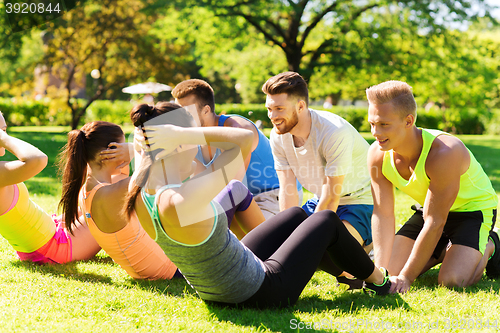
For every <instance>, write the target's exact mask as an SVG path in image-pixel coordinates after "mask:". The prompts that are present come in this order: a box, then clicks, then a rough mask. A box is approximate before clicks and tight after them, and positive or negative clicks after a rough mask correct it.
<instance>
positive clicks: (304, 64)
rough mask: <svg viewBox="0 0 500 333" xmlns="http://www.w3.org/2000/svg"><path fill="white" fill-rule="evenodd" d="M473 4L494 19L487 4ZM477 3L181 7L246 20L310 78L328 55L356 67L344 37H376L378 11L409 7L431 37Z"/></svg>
mask: <svg viewBox="0 0 500 333" xmlns="http://www.w3.org/2000/svg"><path fill="white" fill-rule="evenodd" d="M474 4H476V5H477V6H478V8H479V9H486V15H489V14H488V13H489V11H488V9H489V7H488V5H487V4H485V2H484V0H477V1H474ZM472 5H473V2H472V1H470V0H456V1H435V0H420V1H414V0H398V1H393V0H377V1H375V0H343V1H342V0H329V1H324V0H266V1H263V0H225V1H220V0H196V1H194V0H187V1H185V0H183V1H180V2H179V4H178V6H204V7H206V8H209V9H210V10H211V11H213V12H214V13H215V15H217V16H221V17H240V18H243V19H244V20H245V21H246V22H247V23H248V24H249V25H251V26H253V27H254V28H255V29H256V30H257V31H258V32H259V33H261V34H262V35H263V36H264V38H265V39H266V41H268V42H270V43H271V44H272V45H276V46H278V47H279V48H281V50H282V51H283V53H284V54H285V57H286V59H287V63H288V69H289V70H291V71H296V72H299V73H301V74H303V76H304V77H305V78H306V79H309V78H310V77H311V76H312V74H313V73H314V71H315V69H316V68H317V67H321V66H323V65H327V66H329V65H330V64H328V63H327V62H325V61H324V58H325V56H326V55H331V56H332V57H336V58H340V59H344V60H347V61H344V62H343V65H344V66H346V67H348V66H349V65H351V61H350V57H349V54H353V53H355V52H356V49H352V48H344V47H342V46H343V40H344V36H346V35H347V34H349V33H351V32H354V33H357V34H359V35H361V36H363V35H367V34H368V35H372V34H373V33H376V31H377V29H378V28H379V27H380V25H381V23H382V22H378V21H376V20H374V19H373V17H374V16H377V14H378V13H381V12H382V13H383V12H392V11H395V10H396V11H398V10H399V8H403V9H407V10H408V11H409V12H410V16H409V17H408V18H407V19H408V20H409V21H410V22H411V23H412V24H413V25H414V26H416V27H419V28H425V29H426V30H427V33H432V32H441V31H442V30H443V29H444V28H445V27H446V26H447V25H449V24H451V23H456V22H462V21H464V20H471V19H474V18H476V17H477V16H478V15H479V12H478V11H477V10H475V9H474V7H473V6H472ZM367 23H368V24H367ZM318 30H322V33H321V34H318V33H317V31H318ZM375 44H376V45H378V44H379V43H375ZM370 55H373V53H372V54H370Z"/></svg>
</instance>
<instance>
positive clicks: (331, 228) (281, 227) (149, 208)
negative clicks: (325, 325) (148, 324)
mask: <svg viewBox="0 0 500 333" xmlns="http://www.w3.org/2000/svg"><path fill="white" fill-rule="evenodd" d="M171 107H172V111H170V112H167V113H165V114H161V115H160V113H159V112H158V111H157V108H156V107H149V106H147V107H146V106H144V107H136V108H134V109H133V110H132V112H131V119H132V122H133V123H134V125H135V126H137V127H139V129H136V132H135V134H136V137H137V140H136V142H137V143H138V144H137V145H136V151H137V154H136V158H140V159H141V160H142V162H141V165H140V167H139V168H138V169H137V170H136V171H135V172H134V175H133V177H132V179H133V181H131V182H130V184H129V196H128V199H127V202H126V206H125V209H126V211H127V213H128V214H132V213H133V211H134V208H135V211H136V212H137V215H138V217H139V220H140V221H141V223H142V224H143V226H144V228H145V229H146V231H147V232H148V233H149V234H150V235H152V238H154V239H155V240H156V242H157V243H158V244H159V245H160V247H161V248H162V249H163V250H164V251H165V253H166V254H167V255H168V256H169V258H170V259H171V260H172V261H173V262H174V263H175V264H176V265H177V267H179V269H180V271H181V272H182V274H183V275H184V277H185V278H186V279H187V280H188V281H189V283H190V284H191V285H192V286H193V287H194V288H195V289H196V290H197V292H198V294H199V295H200V297H201V298H202V299H204V300H205V301H211V302H217V303H222V304H224V305H228V304H242V305H245V306H251V307H279V306H288V305H293V304H294V303H295V302H296V301H297V299H298V298H299V296H300V294H301V292H302V290H303V289H304V287H305V286H306V284H307V282H308V281H309V280H310V278H311V277H312V275H313V274H314V272H315V270H316V268H317V267H318V264H319V262H320V260H321V259H322V257H323V255H324V254H325V252H326V253H328V254H329V255H330V257H331V258H332V260H333V262H334V263H335V264H336V265H337V266H338V267H339V268H341V269H343V270H345V271H347V272H349V273H351V274H353V275H354V276H356V277H358V278H360V279H363V280H365V281H366V282H367V287H368V289H370V290H372V291H374V292H376V293H378V294H385V293H388V291H389V287H390V282H389V279H388V277H387V276H385V274H384V273H383V271H381V270H379V269H378V268H376V267H375V265H374V264H373V262H372V261H371V260H370V258H369V257H368V255H367V254H366V253H365V251H364V250H363V248H362V247H361V246H360V245H359V243H358V242H357V241H356V240H355V239H354V238H353V237H352V236H351V235H350V234H349V232H348V231H347V229H346V228H345V227H344V225H343V224H342V222H341V221H340V219H339V218H338V217H337V215H336V214H335V213H334V212H332V211H323V212H319V213H316V214H313V215H312V216H310V217H308V216H307V214H306V213H305V212H304V211H303V210H302V209H301V208H298V207H294V208H290V209H288V210H286V211H284V212H281V213H280V214H278V215H276V216H274V217H272V218H270V219H268V220H266V221H265V222H263V223H262V224H260V225H259V226H257V227H256V228H255V229H253V230H252V231H251V232H249V233H248V234H247V235H246V236H245V237H244V238H243V239H242V241H241V242H240V241H239V240H238V239H237V238H236V237H235V235H234V234H233V233H232V232H231V231H230V230H228V228H227V218H226V214H225V213H224V210H223V209H222V207H221V205H220V204H219V203H218V202H217V201H215V200H214V197H215V196H216V195H217V194H218V193H219V192H220V191H221V190H222V189H223V188H224V187H225V186H226V184H227V182H228V180H229V179H232V178H233V177H234V176H235V175H237V174H238V172H239V171H240V170H241V168H243V167H244V163H243V161H244V159H245V157H246V156H247V155H248V153H249V151H250V148H251V144H252V132H250V131H247V130H244V129H239V128H230V127H192V126H194V121H193V119H192V117H191V115H189V113H188V112H187V111H185V110H184V109H182V108H181V107H180V106H178V105H176V104H171ZM174 109H175V110H174ZM158 124H164V125H158ZM141 129H142V131H143V134H144V135H141ZM206 144H209V145H210V146H212V147H217V148H220V149H221V150H223V153H222V154H221V155H220V156H219V157H218V158H217V159H216V161H215V162H214V164H213V167H212V168H211V169H209V170H206V171H204V172H202V173H200V174H198V175H196V176H195V177H193V178H189V176H190V175H191V173H192V166H193V159H194V157H195V155H196V152H197V148H196V145H206ZM138 155H140V157H139V156H138Z"/></svg>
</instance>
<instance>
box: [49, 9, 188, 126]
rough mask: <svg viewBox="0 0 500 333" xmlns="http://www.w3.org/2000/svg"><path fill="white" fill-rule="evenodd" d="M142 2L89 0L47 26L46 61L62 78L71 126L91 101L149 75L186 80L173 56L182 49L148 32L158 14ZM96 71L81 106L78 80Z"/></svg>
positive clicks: (159, 78)
mask: <svg viewBox="0 0 500 333" xmlns="http://www.w3.org/2000/svg"><path fill="white" fill-rule="evenodd" d="M144 5H145V2H144V1H140V0H99V1H98V0H92V1H90V0H89V1H87V2H86V3H85V5H83V6H78V7H77V8H75V9H74V10H72V11H70V12H68V13H65V14H64V16H63V17H62V19H63V22H62V23H59V24H55V23H51V24H50V26H49V29H47V33H48V34H51V36H52V38H50V40H49V41H48V43H47V45H46V48H45V54H46V55H45V64H46V65H47V68H49V70H50V71H51V72H52V73H54V75H56V76H57V77H59V78H60V79H61V80H62V81H63V84H62V87H61V90H59V91H58V93H59V96H60V97H62V98H64V99H65V100H66V104H67V105H68V107H69V108H70V109H71V127H72V128H73V129H74V128H77V127H78V123H79V121H80V119H81V117H82V116H83V115H84V114H85V112H86V110H87V108H88V107H89V106H90V105H91V104H92V102H93V101H95V100H96V99H99V98H102V97H103V96H104V95H105V94H106V93H110V92H113V91H116V90H118V89H121V88H123V87H124V86H125V85H126V84H129V83H131V82H132V83H138V81H143V80H148V79H151V78H154V79H156V80H158V81H162V82H164V83H172V82H174V81H176V80H180V79H182V71H178V72H177V71H175V70H174V68H175V66H176V63H175V62H174V61H173V60H171V59H170V57H169V54H172V53H177V54H182V52H183V50H182V48H179V47H177V48H175V49H172V46H171V45H166V44H164V43H157V40H156V39H155V38H153V37H152V36H150V35H149V34H148V31H149V29H150V28H151V24H152V23H153V22H154V17H150V16H147V15H146V14H144V13H143V12H141V10H142V9H143V8H144ZM93 70H98V72H95V73H99V75H98V76H96V80H97V87H96V88H95V90H94V91H93V92H92V93H91V95H90V97H89V98H88V100H87V101H86V102H85V103H84V104H83V105H81V104H79V102H78V100H76V99H75V98H74V96H75V91H74V88H73V87H74V84H75V82H81V81H82V78H84V77H89V74H90V73H91V71H93Z"/></svg>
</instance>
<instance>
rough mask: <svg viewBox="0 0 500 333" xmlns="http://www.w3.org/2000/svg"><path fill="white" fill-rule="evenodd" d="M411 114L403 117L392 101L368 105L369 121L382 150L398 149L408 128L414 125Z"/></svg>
mask: <svg viewBox="0 0 500 333" xmlns="http://www.w3.org/2000/svg"><path fill="white" fill-rule="evenodd" d="M413 120H414V118H413V116H412V115H411V114H409V115H407V116H406V117H401V113H400V112H398V111H397V110H396V109H395V107H394V105H393V104H392V103H385V104H371V103H370V105H369V107H368V122H369V123H370V127H371V133H372V135H373V137H374V138H375V139H376V142H377V144H378V146H379V148H380V150H382V151H388V150H391V149H394V150H397V147H398V146H400V145H401V143H402V142H403V139H404V137H405V135H406V130H407V129H409V128H411V127H412V126H413Z"/></svg>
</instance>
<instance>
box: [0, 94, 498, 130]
mask: <svg viewBox="0 0 500 333" xmlns="http://www.w3.org/2000/svg"><path fill="white" fill-rule="evenodd" d="M84 103H85V101H84V100H79V104H80V105H84ZM132 106H133V104H132V103H130V102H129V101H108V100H98V101H95V102H93V103H92V104H91V105H90V107H89V108H88V109H87V113H86V115H85V117H84V118H83V121H84V122H89V121H94V120H104V121H109V122H113V123H116V124H120V125H123V124H130V120H129V111H130V109H131V108H132ZM313 108H315V107H313ZM215 109H216V112H217V113H224V114H238V115H241V116H244V117H246V118H248V119H250V120H252V121H253V122H256V121H257V120H260V121H262V124H263V126H264V127H272V124H271V122H270V120H269V118H268V116H267V110H266V107H265V105H264V104H218V105H217V106H216V108H215ZM321 109H322V108H318V110H321ZM0 111H2V112H3V113H4V115H5V118H6V120H7V123H8V124H11V125H18V126H19V125H38V126H43V125H69V124H70V121H71V113H70V110H69V108H68V106H67V105H66V104H65V103H64V102H63V101H58V100H49V99H43V100H41V101H26V100H17V101H16V100H13V99H10V98H0ZM327 111H329V112H334V113H336V114H338V115H339V116H341V117H342V118H344V119H346V120H347V121H348V122H349V123H351V124H352V125H353V126H354V127H355V128H356V129H358V131H360V132H368V131H370V125H369V124H368V121H367V119H366V118H367V108H366V107H354V106H334V107H333V108H331V109H329V110H327ZM417 126H419V127H424V128H436V129H440V130H443V131H447V132H451V133H456V134H483V133H487V134H500V109H496V110H489V111H488V110H476V109H446V110H440V109H437V108H431V109H429V110H424V109H419V110H418V116H417Z"/></svg>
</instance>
